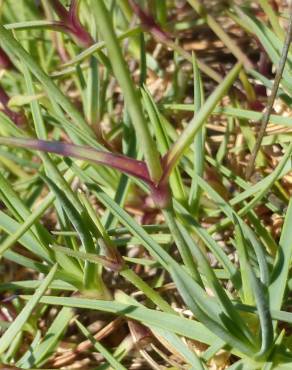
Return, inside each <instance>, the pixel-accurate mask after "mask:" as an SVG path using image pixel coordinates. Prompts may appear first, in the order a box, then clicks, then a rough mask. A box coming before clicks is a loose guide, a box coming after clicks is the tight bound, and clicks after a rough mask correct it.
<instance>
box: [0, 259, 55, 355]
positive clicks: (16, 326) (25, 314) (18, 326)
mask: <svg viewBox="0 0 292 370" xmlns="http://www.w3.org/2000/svg"><path fill="white" fill-rule="evenodd" d="M57 268H58V265H57V264H55V265H54V266H53V267H52V268H51V271H50V272H49V273H48V275H47V277H46V278H45V280H44V281H43V283H42V285H41V286H40V287H39V288H38V289H37V290H36V292H35V293H34V295H33V296H32V297H31V298H30V300H29V301H28V302H27V304H26V305H25V307H24V308H23V309H22V311H21V312H20V314H19V315H18V316H17V318H16V319H15V320H14V321H13V323H12V324H11V325H10V326H9V328H8V329H7V330H6V331H5V333H4V334H3V335H2V337H1V338H0V354H2V353H3V352H5V351H6V349H7V348H8V347H9V345H10V343H11V342H12V340H13V339H14V338H15V336H16V335H17V334H18V333H19V332H20V331H21V330H22V328H23V326H24V324H25V323H26V322H27V320H28V319H29V317H30V315H31V313H32V311H33V310H34V308H35V306H36V305H37V304H38V302H39V301H40V299H41V297H42V296H43V295H44V294H45V292H46V290H47V289H48V286H49V285H50V284H51V282H52V281H53V279H54V276H55V273H56V271H57Z"/></svg>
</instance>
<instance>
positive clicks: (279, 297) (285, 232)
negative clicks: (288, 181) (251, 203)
mask: <svg viewBox="0 0 292 370" xmlns="http://www.w3.org/2000/svg"><path fill="white" fill-rule="evenodd" d="M291 222H292V199H291V198H290V201H289V206H288V209H287V212H286V216H285V222H284V226H283V229H282V233H281V238H280V242H279V249H278V251H277V256H276V261H275V264H274V267H273V272H272V278H271V280H272V281H271V285H270V287H269V297H270V307H271V309H274V310H279V309H281V307H282V304H283V298H284V294H285V291H286V286H287V279H288V276H289V268H290V264H291V258H292V234H291V230H290V227H291Z"/></svg>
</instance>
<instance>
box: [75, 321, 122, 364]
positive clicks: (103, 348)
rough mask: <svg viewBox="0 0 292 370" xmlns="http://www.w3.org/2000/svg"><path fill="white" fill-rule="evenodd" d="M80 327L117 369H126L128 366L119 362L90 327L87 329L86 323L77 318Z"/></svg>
mask: <svg viewBox="0 0 292 370" xmlns="http://www.w3.org/2000/svg"><path fill="white" fill-rule="evenodd" d="M75 322H76V324H77V326H78V328H79V329H80V331H81V332H82V333H83V334H84V336H85V337H86V338H87V339H88V340H90V342H91V343H92V345H93V347H94V348H95V349H96V350H97V351H98V352H100V353H101V354H102V355H103V357H104V358H105V359H106V360H107V361H108V363H109V364H110V365H111V366H112V367H113V368H114V369H117V370H126V368H125V367H124V366H123V365H122V364H121V363H120V362H118V361H117V360H116V359H115V357H114V356H113V355H112V354H111V353H110V352H109V351H108V350H107V349H106V348H105V347H104V346H103V345H102V344H101V343H100V342H98V341H97V340H96V339H95V338H94V336H93V335H92V334H91V333H90V332H89V331H88V329H86V327H85V326H84V325H82V324H81V322H80V321H78V320H75Z"/></svg>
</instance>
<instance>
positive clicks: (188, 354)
mask: <svg viewBox="0 0 292 370" xmlns="http://www.w3.org/2000/svg"><path fill="white" fill-rule="evenodd" d="M152 332H154V334H156V335H157V334H158V335H159V337H162V338H163V339H164V340H165V341H166V343H168V345H170V346H171V347H173V348H174V349H175V351H177V352H179V354H180V355H181V356H183V357H184V358H185V359H186V360H187V362H188V363H189V364H190V365H191V368H190V369H191V370H205V369H206V367H205V366H204V364H203V361H202V360H201V359H200V357H199V356H198V355H197V354H196V352H195V350H193V351H192V350H191V349H190V348H189V347H188V345H187V344H185V343H184V342H183V341H182V340H181V338H179V337H178V336H177V335H176V334H174V333H171V332H169V331H168V330H163V329H160V328H153V329H152ZM159 337H158V340H159Z"/></svg>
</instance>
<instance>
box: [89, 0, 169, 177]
mask: <svg viewBox="0 0 292 370" xmlns="http://www.w3.org/2000/svg"><path fill="white" fill-rule="evenodd" d="M92 7H93V11H94V13H95V16H96V17H97V19H96V20H97V25H98V28H99V32H100V33H101V35H102V37H103V39H104V40H105V42H106V45H107V48H108V52H109V56H110V60H111V63H112V67H113V70H114V72H115V76H116V78H117V80H118V82H119V84H120V85H121V88H122V90H123V93H124V96H125V102H126V105H127V109H128V111H129V114H130V116H131V119H132V122H133V125H134V127H135V130H136V134H137V138H138V140H139V141H140V143H141V147H142V150H143V153H144V156H145V160H146V163H147V167H148V170H149V174H150V177H151V179H152V180H153V181H154V182H158V181H159V180H160V177H161V174H162V168H161V165H160V159H159V155H158V151H157V149H156V146H155V144H154V141H153V139H152V137H151V135H150V131H149V128H148V126H147V122H146V120H145V118H144V115H143V111H142V105H141V102H140V100H139V96H138V92H137V91H136V89H135V87H134V84H133V82H132V80H131V77H130V74H129V70H128V67H127V66H126V64H125V61H124V58H123V55H122V53H121V49H120V46H119V43H118V40H117V37H116V35H115V32H114V29H113V25H112V20H111V19H110V16H109V14H108V11H107V9H106V7H105V5H104V2H103V0H101V1H92Z"/></svg>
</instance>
